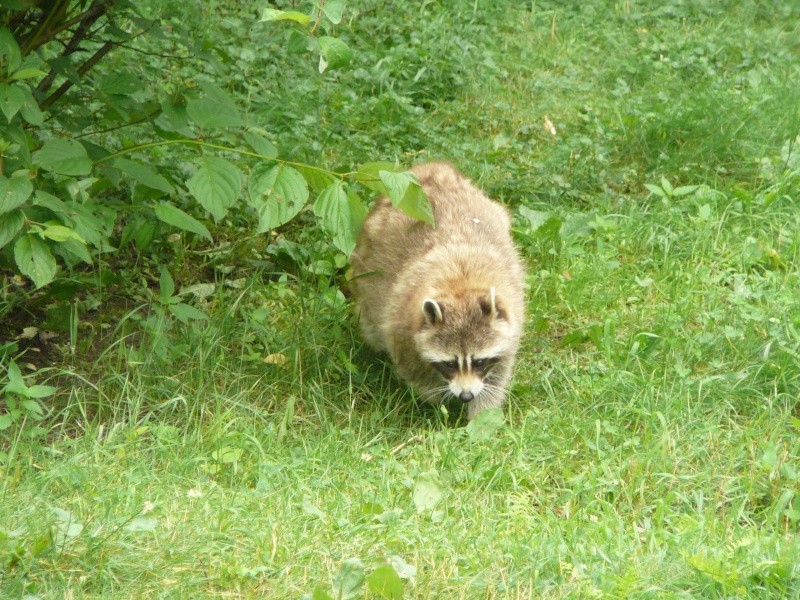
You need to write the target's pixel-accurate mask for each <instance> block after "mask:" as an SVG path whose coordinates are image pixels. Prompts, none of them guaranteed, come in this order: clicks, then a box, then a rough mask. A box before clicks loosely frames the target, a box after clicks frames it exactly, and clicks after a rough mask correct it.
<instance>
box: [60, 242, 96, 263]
mask: <svg viewBox="0 0 800 600" xmlns="http://www.w3.org/2000/svg"><path fill="white" fill-rule="evenodd" d="M55 250H56V252H58V253H59V254H60V255H61V256H63V255H64V252H66V253H67V254H68V255H69V256H71V257H74V258H77V259H78V260H82V261H83V262H85V263H86V264H89V265H90V264H92V255H91V254H90V252H89V248H88V247H87V246H86V242H83V241H78V240H76V239H69V240H64V241H63V242H61V243H60V244H58V246H56V247H55Z"/></svg>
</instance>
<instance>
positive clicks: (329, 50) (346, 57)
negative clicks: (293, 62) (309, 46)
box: [317, 35, 353, 73]
mask: <svg viewBox="0 0 800 600" xmlns="http://www.w3.org/2000/svg"><path fill="white" fill-rule="evenodd" d="M317 41H318V42H319V50H320V56H319V72H320V73H324V72H325V71H327V70H329V69H337V68H339V67H343V66H345V65H346V64H348V63H349V62H350V60H351V59H352V58H353V51H352V50H351V49H350V47H349V46H348V45H347V44H345V43H344V42H343V41H342V40H340V39H339V38H335V37H330V36H327V35H323V36H322V37H321V38H319V39H318V40H317Z"/></svg>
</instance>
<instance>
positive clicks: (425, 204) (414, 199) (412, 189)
mask: <svg viewBox="0 0 800 600" xmlns="http://www.w3.org/2000/svg"><path fill="white" fill-rule="evenodd" d="M397 208H399V209H400V210H402V211H403V212H404V213H406V214H407V215H408V216H409V217H414V218H415V219H418V220H420V221H422V222H424V223H427V224H428V225H433V224H434V223H433V207H432V206H431V203H430V202H429V201H428V196H427V194H425V190H423V189H422V186H420V184H419V183H417V182H416V181H414V182H413V183H411V184H410V185H409V186H408V189H407V190H406V193H405V195H404V196H403V199H402V200H401V201H400V204H398V205H397Z"/></svg>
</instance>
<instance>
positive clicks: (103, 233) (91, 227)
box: [36, 193, 109, 250]
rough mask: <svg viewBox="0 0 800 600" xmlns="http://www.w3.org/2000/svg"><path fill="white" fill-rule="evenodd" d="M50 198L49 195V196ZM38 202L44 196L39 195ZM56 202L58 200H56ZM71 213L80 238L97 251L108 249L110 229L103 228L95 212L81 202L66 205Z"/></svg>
mask: <svg viewBox="0 0 800 600" xmlns="http://www.w3.org/2000/svg"><path fill="white" fill-rule="evenodd" d="M47 195H48V196H49V194H47ZM36 197H37V202H38V201H39V198H40V197H44V196H43V195H42V196H40V194H38V193H37V195H36ZM56 200H58V199H57V198H56ZM65 205H66V207H67V210H68V211H69V218H70V220H71V221H72V222H73V223H74V226H73V228H74V229H75V231H77V232H78V234H80V236H81V237H82V238H83V239H84V240H86V242H87V243H89V244H91V245H92V246H94V247H95V248H97V249H100V250H104V249H107V248H108V243H107V240H108V236H109V230H108V228H107V227H106V228H104V227H103V223H102V222H101V221H100V219H98V218H97V215H95V213H94V212H92V210H91V209H90V208H89V206H88V205H85V204H81V203H80V202H74V201H70V202H67V203H65Z"/></svg>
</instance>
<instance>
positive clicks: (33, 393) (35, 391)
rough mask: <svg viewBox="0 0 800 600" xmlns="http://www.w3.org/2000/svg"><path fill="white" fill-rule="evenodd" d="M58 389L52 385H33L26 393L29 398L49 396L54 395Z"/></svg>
mask: <svg viewBox="0 0 800 600" xmlns="http://www.w3.org/2000/svg"><path fill="white" fill-rule="evenodd" d="M57 391H58V388H56V387H53V386H52V385H32V386H30V387H29V388H28V391H27V392H26V393H25V395H26V396H27V397H28V398H47V397H48V396H52V395H53V394H55V393H56V392H57Z"/></svg>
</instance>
